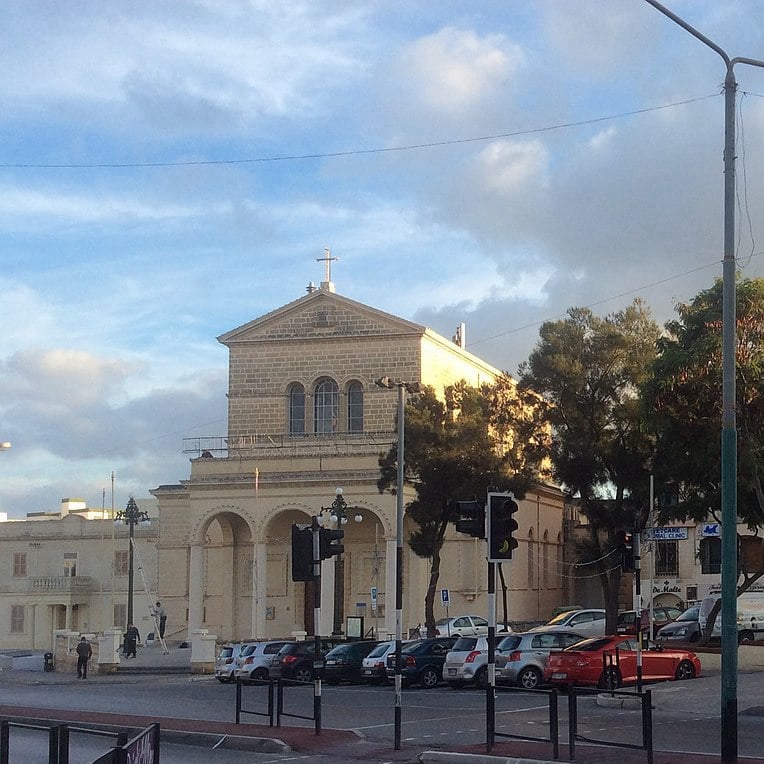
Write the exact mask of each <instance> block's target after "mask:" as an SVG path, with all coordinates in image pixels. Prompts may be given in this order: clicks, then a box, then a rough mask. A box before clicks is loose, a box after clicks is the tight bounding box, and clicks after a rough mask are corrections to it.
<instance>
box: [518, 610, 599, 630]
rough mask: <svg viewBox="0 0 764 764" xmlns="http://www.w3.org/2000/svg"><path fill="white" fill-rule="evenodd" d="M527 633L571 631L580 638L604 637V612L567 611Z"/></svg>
mask: <svg viewBox="0 0 764 764" xmlns="http://www.w3.org/2000/svg"><path fill="white" fill-rule="evenodd" d="M528 631H572V632H575V633H576V634H580V635H581V636H582V637H604V636H605V611H604V610H603V609H602V608H582V609H581V610H568V611H567V612H565V613H560V614H559V615H556V616H555V617H554V618H552V620H551V621H549V623H545V624H543V625H542V626H536V627H535V628H533V629H528Z"/></svg>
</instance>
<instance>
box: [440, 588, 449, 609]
mask: <svg viewBox="0 0 764 764" xmlns="http://www.w3.org/2000/svg"><path fill="white" fill-rule="evenodd" d="M449 600H450V596H449V593H448V589H441V590H440V601H441V602H442V603H443V604H444V605H448V603H449Z"/></svg>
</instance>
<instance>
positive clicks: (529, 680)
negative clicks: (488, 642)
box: [496, 631, 583, 690]
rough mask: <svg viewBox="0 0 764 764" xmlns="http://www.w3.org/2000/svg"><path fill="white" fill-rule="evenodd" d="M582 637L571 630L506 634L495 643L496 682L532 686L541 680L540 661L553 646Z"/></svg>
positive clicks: (559, 647)
mask: <svg viewBox="0 0 764 764" xmlns="http://www.w3.org/2000/svg"><path fill="white" fill-rule="evenodd" d="M582 639H583V637H582V636H581V635H580V634H575V633H573V632H572V631H528V632H525V633H523V634H510V635H509V636H506V637H504V638H503V639H502V640H501V642H499V644H498V645H497V646H496V682H497V683H501V682H508V683H510V684H515V685H517V686H518V687H524V688H525V689H526V690H535V689H536V688H537V687H538V686H539V685H541V684H543V682H544V664H545V663H546V659H547V657H548V656H549V653H551V652H552V651H553V650H564V649H565V648H566V647H570V646H571V645H575V644H576V643H577V642H580V641H581V640H582Z"/></svg>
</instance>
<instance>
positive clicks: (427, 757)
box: [417, 751, 560, 764]
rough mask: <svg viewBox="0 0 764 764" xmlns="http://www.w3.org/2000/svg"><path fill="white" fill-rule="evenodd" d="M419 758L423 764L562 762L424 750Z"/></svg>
mask: <svg viewBox="0 0 764 764" xmlns="http://www.w3.org/2000/svg"><path fill="white" fill-rule="evenodd" d="M417 759H418V760H419V761H420V762H421V763H422V764H560V763H559V761H556V762H555V761H549V760H547V759H524V758H517V757H516V756H491V755H489V754H487V753H449V752H446V751H422V753H420V754H419V756H418V757H417Z"/></svg>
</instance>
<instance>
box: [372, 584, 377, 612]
mask: <svg viewBox="0 0 764 764" xmlns="http://www.w3.org/2000/svg"><path fill="white" fill-rule="evenodd" d="M371 609H372V610H376V609H377V587H376V586H372V587H371Z"/></svg>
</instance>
